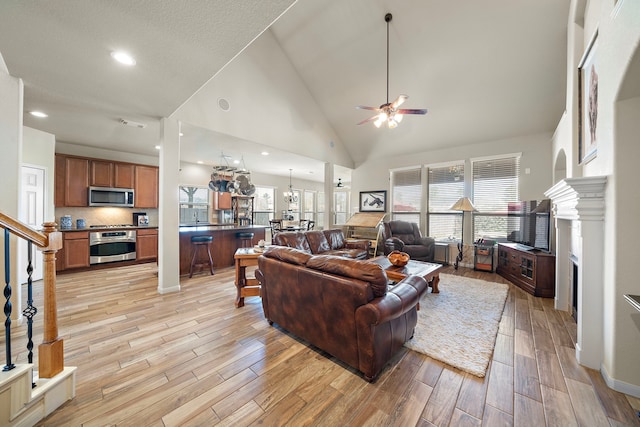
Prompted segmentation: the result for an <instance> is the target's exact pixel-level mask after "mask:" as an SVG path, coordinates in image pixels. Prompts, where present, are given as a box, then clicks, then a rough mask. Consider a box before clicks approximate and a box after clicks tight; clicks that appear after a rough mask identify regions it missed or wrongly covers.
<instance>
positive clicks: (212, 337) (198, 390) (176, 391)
mask: <svg viewBox="0 0 640 427" xmlns="http://www.w3.org/2000/svg"><path fill="white" fill-rule="evenodd" d="M446 273H451V274H461V275H465V276H470V277H476V278H482V279H485V280H493V281H501V282H504V280H503V279H502V278H501V277H499V276H497V275H495V274H491V273H480V272H475V271H473V270H470V269H463V268H461V269H460V270H459V271H458V272H455V271H454V270H453V269H452V268H451V267H449V268H448V269H447V270H446ZM233 274H234V272H233V269H231V268H228V269H219V270H217V271H216V275H215V276H214V277H211V276H207V275H204V274H203V275H198V276H194V277H193V278H192V279H184V280H182V282H181V287H182V290H181V291H180V292H178V293H172V294H167V295H160V294H158V293H157V292H156V284H157V270H156V265H155V263H151V264H145V265H141V266H131V267H122V268H114V269H108V270H100V271H96V272H86V273H75V274H66V275H62V276H58V311H59V332H60V336H62V337H63V338H64V346H65V355H66V359H65V365H67V366H77V367H78V371H77V389H76V390H77V395H76V397H75V399H74V400H72V401H70V402H67V403H66V404H65V405H64V406H62V407H61V408H59V409H58V410H57V411H56V412H54V413H53V414H52V415H50V416H49V417H48V418H47V419H45V420H43V421H42V422H41V423H40V424H38V425H41V426H63V425H64V426H79V425H83V426H106V425H109V426H111V425H118V426H138V427H139V426H179V425H187V426H211V425H217V424H220V425H234V426H241V425H265V426H270V425H290V426H301V425H322V426H347V425H349V426H360V425H380V426H432V425H437V426H480V425H484V426H498V425H519V426H543V425H549V426H572V425H581V426H609V425H610V426H623V425H624V426H634V425H636V426H637V425H640V422H639V421H638V417H637V416H636V413H635V412H636V411H637V410H638V409H640V401H638V399H633V398H630V397H627V396H625V395H623V394H620V393H617V392H614V391H613V390H611V389H609V388H607V387H606V385H605V384H604V382H603V380H602V379H601V377H600V375H599V373H598V372H596V371H593V370H590V369H585V368H583V367H581V366H579V365H577V363H576V360H575V356H574V342H575V331H576V325H575V322H574V321H573V319H571V318H570V317H569V316H568V315H567V313H564V312H558V311H555V310H554V309H553V308H552V307H553V306H552V300H550V299H541V298H534V297H531V296H530V295H528V294H526V293H524V292H522V291H521V290H520V289H518V288H516V287H515V286H513V285H511V290H510V292H509V297H508V300H507V303H506V306H505V309H504V313H503V317H502V321H501V324H500V331H499V335H498V338H497V342H496V348H495V352H494V356H493V360H492V362H491V365H490V368H489V371H488V372H487V376H486V377H485V378H484V379H480V378H477V377H474V376H472V375H469V374H465V373H463V372H462V371H459V370H457V369H455V368H452V367H449V366H447V365H445V364H443V363H441V362H438V361H435V360H433V359H431V358H429V357H426V356H424V355H422V354H419V353H415V352H413V351H410V350H402V351H401V352H400V353H399V354H398V355H397V357H395V359H394V360H393V362H392V364H391V365H389V366H387V368H385V370H384V371H383V372H382V374H381V376H380V377H379V379H378V380H377V382H375V383H374V384H370V383H367V382H366V381H364V380H363V379H362V377H361V376H360V375H359V374H358V373H356V372H354V370H352V369H350V368H348V367H345V366H344V365H343V364H341V363H339V362H337V361H335V360H334V359H330V358H328V357H327V355H326V354H324V353H321V352H319V351H318V350H316V349H313V348H310V347H309V346H308V345H306V344H305V343H304V342H302V341H300V340H298V339H296V338H295V337H293V336H291V335H289V334H287V333H285V332H283V331H282V330H281V329H279V328H277V327H272V326H269V325H268V323H267V322H266V320H265V319H264V317H263V314H262V306H261V303H260V299H259V298H258V297H251V298H247V299H246V305H245V307H243V308H239V309H236V308H235V307H234V304H233V303H234V298H235V288H234V286H233ZM441 287H446V281H444V282H441ZM40 298H41V291H38V292H37V296H36V299H37V300H39V299H40ZM38 302H39V301H38ZM40 307H41V305H40ZM38 317H40V319H41V318H42V316H41V315H39V316H38ZM40 321H42V320H40ZM25 329H26V328H25V327H24V326H20V327H18V328H16V329H15V331H14V341H13V342H14V355H17V358H18V361H17V362H18V363H23V362H24V361H25V360H26V350H25V351H21V350H20V349H19V348H18V347H20V348H22V347H24V346H26V343H25V344H23V342H24V330H25ZM36 329H37V336H36V344H38V343H39V342H41V326H37V327H36ZM36 366H37V362H36ZM633 407H635V409H634V408H633Z"/></svg>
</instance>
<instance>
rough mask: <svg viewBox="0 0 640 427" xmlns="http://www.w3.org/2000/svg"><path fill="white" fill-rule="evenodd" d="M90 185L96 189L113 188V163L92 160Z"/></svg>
mask: <svg viewBox="0 0 640 427" xmlns="http://www.w3.org/2000/svg"><path fill="white" fill-rule="evenodd" d="M89 167H90V174H89V184H90V185H92V186H94V187H111V186H113V162H108V161H106V160H91V163H90V165H89Z"/></svg>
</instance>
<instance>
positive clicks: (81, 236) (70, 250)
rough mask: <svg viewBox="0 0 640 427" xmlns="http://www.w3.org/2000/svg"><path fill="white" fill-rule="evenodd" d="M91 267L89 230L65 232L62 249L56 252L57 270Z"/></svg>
mask: <svg viewBox="0 0 640 427" xmlns="http://www.w3.org/2000/svg"><path fill="white" fill-rule="evenodd" d="M83 267H89V232H88V231H67V232H65V233H63V240H62V249H61V250H60V251H58V253H57V254H56V271H62V270H68V269H72V268H83Z"/></svg>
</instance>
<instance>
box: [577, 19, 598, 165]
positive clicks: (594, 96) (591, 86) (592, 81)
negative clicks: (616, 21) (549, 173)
mask: <svg viewBox="0 0 640 427" xmlns="http://www.w3.org/2000/svg"><path fill="white" fill-rule="evenodd" d="M597 51H598V32H597V31H596V32H595V34H594V35H593V37H592V38H591V41H590V42H589V45H588V46H587V49H586V50H585V52H584V55H583V56H582V59H581V60H580V64H579V65H578V161H579V162H580V164H583V163H587V162H588V161H589V160H591V159H593V158H594V157H596V154H597V153H598V139H597V135H598V134H597V126H598V71H599V68H598V61H597Z"/></svg>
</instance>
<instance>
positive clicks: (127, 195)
mask: <svg viewBox="0 0 640 427" xmlns="http://www.w3.org/2000/svg"><path fill="white" fill-rule="evenodd" d="M133 201H134V198H133V189H132V188H109V187H89V206H121V207H126V208H132V207H133Z"/></svg>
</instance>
